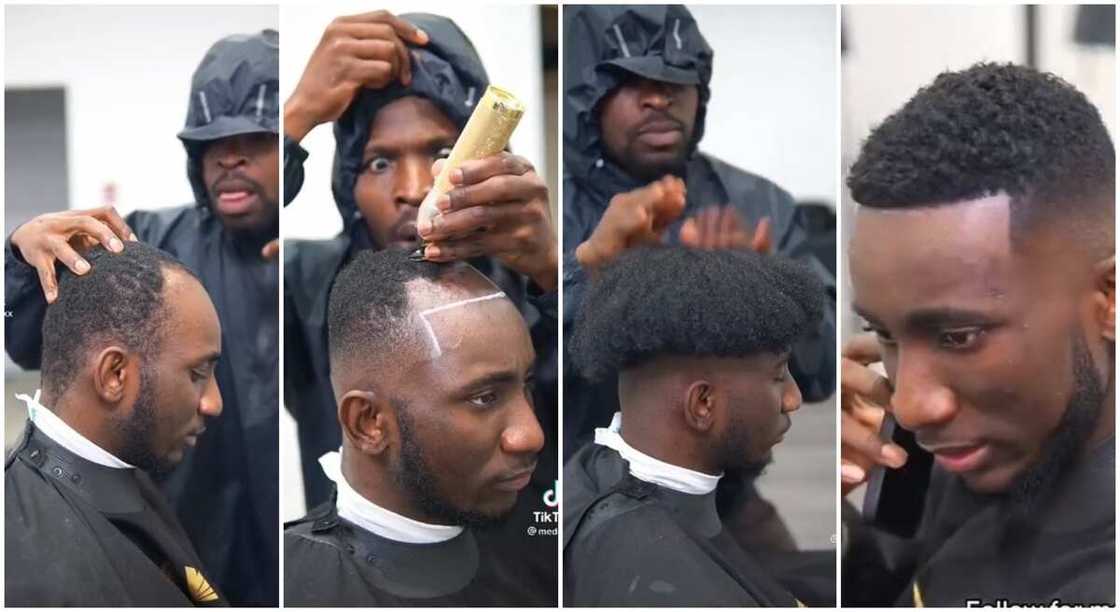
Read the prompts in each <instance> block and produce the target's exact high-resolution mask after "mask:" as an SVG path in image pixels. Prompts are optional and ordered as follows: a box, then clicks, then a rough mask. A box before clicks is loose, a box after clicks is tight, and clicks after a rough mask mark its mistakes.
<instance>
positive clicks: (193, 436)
mask: <svg viewBox="0 0 1120 612" xmlns="http://www.w3.org/2000/svg"><path fill="white" fill-rule="evenodd" d="M205 432H206V427H205V426H203V427H199V428H198V429H196V430H194V431H192V432H191V433H189V434H187V437H186V442H187V444H189V445H190V446H194V445H196V444H198V439H199V437H201V436H202V434H203V433H205Z"/></svg>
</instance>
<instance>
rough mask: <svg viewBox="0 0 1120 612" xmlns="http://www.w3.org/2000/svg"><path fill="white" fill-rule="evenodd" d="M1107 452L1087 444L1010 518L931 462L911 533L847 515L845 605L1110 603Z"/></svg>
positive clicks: (1001, 503) (1111, 459)
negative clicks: (1046, 491) (1043, 495)
mask: <svg viewBox="0 0 1120 612" xmlns="http://www.w3.org/2000/svg"><path fill="white" fill-rule="evenodd" d="M1115 453H1116V450H1115V441H1114V440H1109V442H1108V443H1106V444H1104V445H1101V446H1100V447H1098V448H1096V449H1094V450H1093V451H1092V452H1090V453H1089V454H1088V455H1086V456H1085V458H1083V459H1082V460H1081V461H1079V462H1078V463H1077V464H1075V465H1074V466H1073V467H1072V468H1071V469H1070V470H1069V471H1068V472H1067V473H1066V474H1065V476H1064V477H1063V479H1062V481H1061V482H1059V483H1058V485H1057V487H1056V489H1055V491H1054V493H1053V494H1052V495H1050V496H1049V497H1048V499H1047V500H1045V501H1043V502H1041V503H1040V504H1039V506H1038V508H1037V510H1035V511H1033V512H1029V513H1026V516H1025V517H1024V516H1021V515H1020V516H1019V517H1018V518H1016V516H1015V515H1013V514H1012V512H1011V510H1009V506H1008V503H1009V502H1008V501H1007V500H1006V499H1004V498H999V497H992V496H981V495H976V494H973V493H971V492H969V491H968V490H967V489H966V488H965V487H964V485H963V483H962V481H961V480H960V478H958V477H956V476H954V475H952V474H949V473H948V472H945V471H944V470H941V469H940V468H937V467H935V468H934V472H933V478H932V480H931V484H930V489H929V493H928V495H927V500H926V507H925V511H924V514H923V519H922V523H921V525H920V526H919V528H918V532H917V535H916V537H915V538H913V539H902V538H897V537H893V536H890V535H888V534H885V533H883V532H881V531H879V530H876V529H874V528H873V527H869V526H867V525H863V524H860V523H859V521H858V519H857V520H845V524H846V526H847V528H848V531H849V533H848V539H849V541H850V542H849V544H848V545H847V550H846V552H845V555H844V558H843V564H844V565H843V572H842V574H843V580H844V584H843V588H842V591H841V592H842V593H843V599H844V601H843V605H845V606H854V605H878V606H883V605H891V604H892V603H893V604H894V605H897V606H904V607H910V606H958V607H965V606H968V604H969V601H970V600H972V601H973V602H974V603H973V605H977V603H975V602H980V605H985V606H992V605H997V606H1002V607H1006V605H1004V602H1006V604H1009V605H1015V604H1030V603H1045V604H1047V605H1050V604H1053V603H1054V602H1055V601H1057V602H1058V603H1060V604H1108V605H1113V603H1114V602H1115V600H1116V599H1115V584H1116V582H1115V580H1116V577H1115V566H1116V565H1115V552H1116V523H1115V501H1114V500H1115V497H1114V496H1115V456H1116V454H1115Z"/></svg>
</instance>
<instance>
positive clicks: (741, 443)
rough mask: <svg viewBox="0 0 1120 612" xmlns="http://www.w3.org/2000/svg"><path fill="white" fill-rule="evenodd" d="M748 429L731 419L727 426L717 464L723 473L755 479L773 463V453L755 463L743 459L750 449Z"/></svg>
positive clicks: (768, 453)
mask: <svg viewBox="0 0 1120 612" xmlns="http://www.w3.org/2000/svg"><path fill="white" fill-rule="evenodd" d="M752 438H753V436H752V435H751V431H750V427H748V426H747V425H746V424H745V423H743V422H741V421H739V420H737V419H732V420H731V422H730V423H729V424H728V428H727V435H726V436H725V437H724V439H723V441H722V443H721V444H720V447H719V455H718V457H719V462H720V466H721V467H722V469H723V470H724V471H725V472H731V473H734V474H736V475H737V476H738V477H739V478H747V479H755V478H758V477H759V476H761V475H762V473H763V472H764V471H766V468H767V467H768V466H769V465H770V464H771V463H772V462H773V461H774V453H773V452H772V451H770V452H767V453H766V456H765V457H763V458H762V459H760V460H757V461H749V460H747V459H746V458H745V455H746V452H747V450H748V449H750V448H751V439H752Z"/></svg>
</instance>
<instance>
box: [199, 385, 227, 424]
mask: <svg viewBox="0 0 1120 612" xmlns="http://www.w3.org/2000/svg"><path fill="white" fill-rule="evenodd" d="M198 411H199V412H200V413H202V415H203V416H207V417H216V416H218V415H220V414H222V392H221V391H220V390H219V389H218V377H217V376H211V377H210V382H209V383H207V385H206V391H205V392H204V393H203V394H202V399H201V400H200V401H199V403H198Z"/></svg>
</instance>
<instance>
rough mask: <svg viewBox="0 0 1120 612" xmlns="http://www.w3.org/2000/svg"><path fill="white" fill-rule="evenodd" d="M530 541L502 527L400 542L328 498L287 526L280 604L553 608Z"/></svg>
mask: <svg viewBox="0 0 1120 612" xmlns="http://www.w3.org/2000/svg"><path fill="white" fill-rule="evenodd" d="M529 537H530V536H528V535H526V539H525V540H524V541H525V544H526V546H524V547H522V548H521V550H512V549H510V547H509V546H510V541H511V540H510V538H508V537H505V534H504V532H503V530H502V528H501V527H500V526H499V527H497V528H495V529H481V530H475V529H465V530H464V531H463V532H462V533H460V534H459V535H458V536H456V537H454V538H452V539H450V540H447V541H445V542H437V543H432V544H409V543H404V542H397V541H394V540H390V539H388V538H384V537H381V536H378V535H376V534H374V533H371V532H369V531H367V530H365V529H362V528H361V527H358V526H357V525H355V524H353V523H351V522H349V521H347V520H346V519H343V518H340V517H339V516H338V509H337V506H336V504H335V497H334V495H332V496H331V499H330V501H328V502H327V503H325V504H323V505H321V506H319V507H318V508H316V509H315V510H313V511H312V512H311V513H309V514H308V515H307V516H306V517H304V518H302V519H299V520H297V521H294V522H292V523H289V524H287V525H286V526H285V530H284V605H286V606H394V607H395V606H402V607H403V606H425V607H427V606H433V607H434V606H518V607H525V606H549V607H555V605H556V582H555V580H556V577H555V576H551V577H547V578H546V579H543V580H542V579H540V578H539V577H536V576H534V575H533V573H532V572H531V571H530V569H531V567H532V564H529V563H527V562H526V560H525V558H524V555H526V554H534V553H536V552H537V549H536V548H535V547H534V546H532V544H534V543H533V542H532V541H531V540H530V539H528V538H529ZM553 551H555V549H553ZM553 554H554V555H555V552H553Z"/></svg>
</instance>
